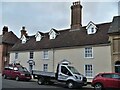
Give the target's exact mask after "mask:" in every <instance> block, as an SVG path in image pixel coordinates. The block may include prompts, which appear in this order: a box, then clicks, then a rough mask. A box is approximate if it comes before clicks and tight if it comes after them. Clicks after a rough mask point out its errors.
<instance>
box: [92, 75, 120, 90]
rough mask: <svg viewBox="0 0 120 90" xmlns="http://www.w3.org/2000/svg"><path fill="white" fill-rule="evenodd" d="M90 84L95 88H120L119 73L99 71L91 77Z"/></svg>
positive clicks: (100, 89) (96, 89)
mask: <svg viewBox="0 0 120 90" xmlns="http://www.w3.org/2000/svg"><path fill="white" fill-rule="evenodd" d="M92 86H93V87H94V88H95V90H98V88H99V90H102V89H105V88H119V89H120V73H100V74H98V75H96V76H95V78H94V79H93V81H92Z"/></svg>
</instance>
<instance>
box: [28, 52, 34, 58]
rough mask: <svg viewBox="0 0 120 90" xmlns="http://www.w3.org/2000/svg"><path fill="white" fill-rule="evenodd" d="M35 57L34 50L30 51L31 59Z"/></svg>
mask: <svg viewBox="0 0 120 90" xmlns="http://www.w3.org/2000/svg"><path fill="white" fill-rule="evenodd" d="M31 55H32V57H31ZM33 58H34V51H30V52H29V59H30V60H33Z"/></svg>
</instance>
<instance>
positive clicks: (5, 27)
mask: <svg viewBox="0 0 120 90" xmlns="http://www.w3.org/2000/svg"><path fill="white" fill-rule="evenodd" d="M2 31H3V33H2V34H3V35H4V34H5V33H6V32H8V27H7V26H4V27H3V30H2Z"/></svg>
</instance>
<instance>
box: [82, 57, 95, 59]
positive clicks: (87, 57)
mask: <svg viewBox="0 0 120 90" xmlns="http://www.w3.org/2000/svg"><path fill="white" fill-rule="evenodd" d="M84 58H85V59H94V57H84Z"/></svg>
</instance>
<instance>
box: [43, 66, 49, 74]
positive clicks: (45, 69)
mask: <svg viewBox="0 0 120 90" xmlns="http://www.w3.org/2000/svg"><path fill="white" fill-rule="evenodd" d="M43 71H45V72H47V71H48V64H43Z"/></svg>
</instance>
